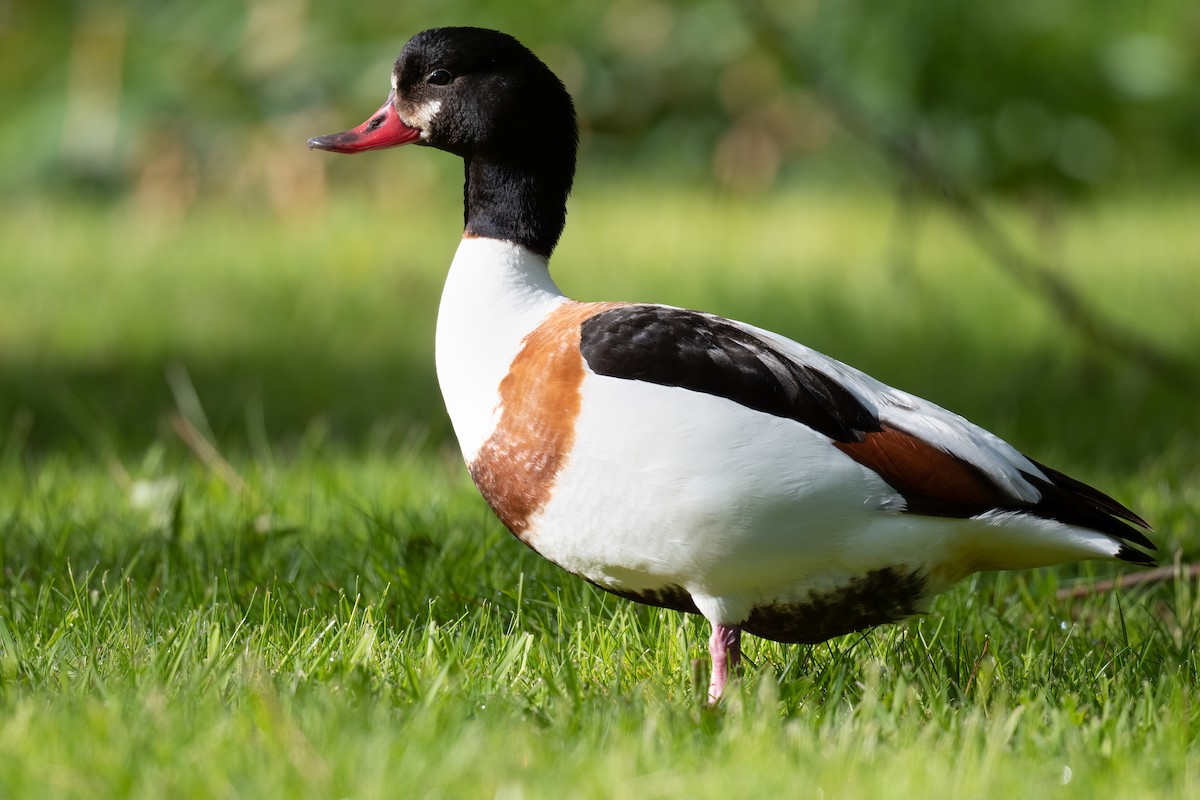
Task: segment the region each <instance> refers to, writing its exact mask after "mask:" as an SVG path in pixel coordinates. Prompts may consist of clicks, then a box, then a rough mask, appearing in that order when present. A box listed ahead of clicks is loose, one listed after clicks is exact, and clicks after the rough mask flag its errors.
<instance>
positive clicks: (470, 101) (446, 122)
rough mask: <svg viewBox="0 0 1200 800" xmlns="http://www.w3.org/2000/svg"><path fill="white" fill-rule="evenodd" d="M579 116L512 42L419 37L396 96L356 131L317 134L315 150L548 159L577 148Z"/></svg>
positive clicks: (399, 63)
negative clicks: (412, 149)
mask: <svg viewBox="0 0 1200 800" xmlns="http://www.w3.org/2000/svg"><path fill="white" fill-rule="evenodd" d="M577 138H578V137H577V132H576V125H575V110H574V106H573V105H572V103H571V97H570V95H568V94H567V91H566V89H565V88H564V87H563V85H562V82H561V81H559V80H558V78H557V77H556V76H555V75H554V73H553V72H551V71H550V69H549V68H548V67H546V65H545V64H543V63H542V62H541V61H540V60H538V58H537V56H535V55H534V54H533V53H532V52H530V51H529V49H528V48H526V47H525V46H524V45H522V44H521V43H520V42H518V41H517V40H516V39H514V38H513V37H511V36H509V35H508V34H505V33H500V32H499V31H491V30H485V29H483V28H433V29H431V30H427V31H423V32H421V33H418V34H417V35H416V36H414V37H413V38H412V39H410V40H409V42H408V44H406V45H405V46H404V49H403V50H402V51H401V52H400V56H399V57H398V58H397V59H396V64H395V66H394V67H393V68H392V92H391V94H389V95H388V98H387V100H386V101H385V102H384V104H383V105H382V106H380V108H379V110H378V111H376V112H375V113H374V114H372V115H371V116H370V118H368V119H367V121H366V122H364V123H362V124H361V125H359V126H358V127H356V128H351V129H350V130H347V131H343V132H341V133H332V134H329V135H326V136H315V137H313V138H312V139H309V140H308V145H309V147H313V148H317V149H320V150H330V151H332V152H335V153H359V152H363V151H365V150H379V149H382V148H387V147H398V146H400V145H403V144H410V143H412V144H423V145H428V146H430V147H436V148H438V149H439V150H445V151H447V152H449V153H453V154H455V155H457V156H461V157H462V158H464V159H468V160H470V159H472V158H475V157H477V156H480V155H482V156H485V157H489V156H496V155H499V156H501V157H517V156H519V155H520V154H521V153H522V152H525V153H527V154H530V155H533V154H538V155H540V156H541V157H542V158H545V156H546V155H547V153H546V150H545V147H546V146H547V145H550V144H553V145H555V147H554V149H556V150H559V151H562V150H569V151H570V155H571V157H572V159H573V157H574V152H575V146H576V142H577Z"/></svg>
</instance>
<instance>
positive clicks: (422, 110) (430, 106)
mask: <svg viewBox="0 0 1200 800" xmlns="http://www.w3.org/2000/svg"><path fill="white" fill-rule="evenodd" d="M441 109H442V101H441V100H430V101H429V102H428V103H422V104H421V105H419V106H414V107H413V109H412V110H411V111H409V112H408V119H407V120H405V122H406V123H407V124H408V125H410V126H412V127H414V128H419V129H420V131H421V138H422V139H428V138H429V129H430V128H431V127H432V126H433V120H434V117H436V116H437V113H438V112H439V111H441Z"/></svg>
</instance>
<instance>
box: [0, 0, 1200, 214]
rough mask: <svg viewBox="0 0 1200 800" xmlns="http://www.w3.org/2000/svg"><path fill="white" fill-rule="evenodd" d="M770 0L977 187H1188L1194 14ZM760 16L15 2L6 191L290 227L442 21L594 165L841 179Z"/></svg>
mask: <svg viewBox="0 0 1200 800" xmlns="http://www.w3.org/2000/svg"><path fill="white" fill-rule="evenodd" d="M755 5H762V7H764V8H765V9H766V11H767V12H768V13H770V14H771V15H772V16H773V17H774V18H775V19H776V20H777V21H778V24H779V25H780V26H781V28H783V29H784V30H785V31H786V33H787V34H788V35H789V36H790V37H793V38H794V40H795V41H796V42H797V43H798V44H799V45H800V46H801V47H803V49H804V50H805V51H806V52H807V53H808V54H809V57H810V58H811V59H813V60H814V61H815V62H816V63H817V64H819V65H820V66H821V67H822V69H824V70H825V71H826V72H827V73H828V74H829V75H831V76H833V77H834V78H835V80H837V81H838V83H839V84H840V85H841V86H842V87H843V89H844V90H845V92H846V93H847V94H848V95H850V96H852V97H853V98H855V100H856V102H858V103H860V104H862V105H864V106H865V107H867V108H868V109H870V110H871V111H872V113H873V114H875V115H876V116H877V117H878V118H879V119H880V120H882V121H886V122H887V124H889V125H892V126H895V127H897V128H903V129H907V130H911V131H913V132H915V133H916V134H918V135H919V136H920V137H921V139H922V140H923V142H924V143H925V144H926V145H927V146H928V148H929V149H930V151H931V152H934V153H936V154H937V156H938V158H939V160H941V161H943V162H944V163H945V165H946V166H947V167H948V168H949V169H950V170H951V171H952V172H953V173H955V174H956V175H959V176H961V177H963V178H964V179H968V180H970V181H971V182H972V183H973V184H974V185H976V186H980V187H984V188H987V189H1003V190H1020V191H1053V192H1056V193H1058V194H1067V195H1071V194H1075V193H1079V192H1094V191H1097V190H1104V189H1106V188H1109V187H1111V186H1112V185H1113V184H1117V183H1121V182H1136V183H1142V182H1146V181H1151V182H1161V181H1173V180H1178V179H1179V178H1180V174H1179V173H1180V171H1181V170H1183V171H1185V172H1186V173H1189V174H1192V173H1194V171H1195V169H1196V166H1197V163H1198V162H1197V159H1200V148H1197V147H1196V142H1197V139H1198V137H1200V102H1197V99H1198V98H1197V91H1196V87H1197V86H1200V6H1197V4H1195V3H1193V2H1188V1H1187V0H1136V1H1134V2H1109V1H1108V0H1103V1H1102V2H1090V1H1089V0H1048V2H1041V3H1020V4H984V5H981V4H977V3H961V2H955V0H901V1H899V2H891V3H877V2H868V1H867V0H838V2H821V1H820V0H796V2H775V3H764V4H755ZM501 6H503V7H501ZM743 7H744V6H743V5H742V4H739V3H737V2H728V1H727V0H706V1H703V2H663V1H659V2H642V1H641V0H618V1H617V2H613V3H588V2H581V3H570V4H563V3H557V2H553V3H552V2H546V1H545V0H531V1H530V2H525V3H521V4H497V3H487V2H481V1H478V0H477V1H474V2H472V1H470V0H450V1H448V2H447V1H445V0H443V1H441V2H433V1H431V0H411V1H409V2H403V3H399V2H386V3H385V2H360V3H353V4H342V3H313V2H305V0H263V2H244V1H242V0H210V2H206V3H185V2H137V0H129V1H127V2H111V1H108V2H106V1H105V0H92V2H75V3H66V2H46V3H17V2H15V1H14V0H5V2H3V3H0V54H2V55H0V59H2V60H0V64H2V65H3V69H2V71H0V81H2V83H0V91H2V92H3V96H4V98H5V103H4V106H5V114H4V115H3V119H0V145H2V147H0V165H3V175H4V177H3V188H4V189H5V190H6V191H7V192H11V193H13V196H14V197H16V198H20V197H23V196H27V195H28V193H30V192H47V191H60V192H72V193H78V192H90V193H92V194H94V195H96V196H98V197H102V198H108V199H113V200H128V199H138V200H140V201H141V202H145V203H149V204H152V205H156V206H159V205H161V204H167V205H176V206H186V205H187V204H189V203H191V202H193V201H194V200H196V199H197V198H198V197H205V196H210V195H213V194H217V195H233V196H240V197H247V198H252V199H254V200H258V201H264V202H267V203H269V204H270V205H271V206H272V208H273V209H275V210H277V211H279V212H280V213H287V211H288V208H289V206H291V205H294V204H298V203H304V202H311V201H312V199H313V196H314V195H320V194H321V193H322V192H323V191H324V186H323V174H324V171H325V170H326V169H327V168H328V162H327V161H326V160H324V159H313V158H310V157H308V155H307V154H306V153H305V152H304V151H303V149H302V148H299V147H297V143H302V142H303V141H304V140H305V139H306V138H307V137H308V136H309V135H311V134H313V132H314V131H321V130H325V129H327V128H328V129H334V128H337V129H340V127H342V126H344V125H345V124H347V123H348V122H349V121H350V120H354V121H358V118H359V117H362V116H364V115H365V114H366V113H369V111H370V110H372V109H374V108H375V106H376V104H377V103H378V101H379V100H380V99H382V97H383V95H384V94H385V93H386V89H387V79H388V68H389V65H390V63H391V60H392V59H393V58H394V56H395V54H396V52H397V51H398V50H399V49H400V47H401V46H402V45H403V43H404V42H405V41H406V39H407V38H408V37H409V36H410V35H411V34H413V33H414V32H416V31H418V30H420V29H422V28H425V27H433V26H435V25H449V24H474V25H482V26H486V27H496V28H500V29H503V30H506V31H508V32H511V33H513V34H514V35H516V36H517V37H518V38H519V39H521V40H522V41H524V42H525V43H526V44H528V45H529V46H530V47H532V48H533V49H534V50H535V51H536V52H538V53H539V54H540V55H542V57H543V58H544V59H545V60H547V61H548V62H549V63H550V64H551V66H552V67H553V68H555V70H556V71H557V72H558V73H559V74H560V76H561V77H562V78H563V79H564V81H565V82H566V83H567V85H568V87H569V88H570V89H571V91H572V92H573V94H574V95H575V97H576V98H577V101H578V105H579V108H580V114H581V117H582V120H583V129H584V145H585V151H584V152H585V157H586V158H588V159H591V160H593V161H595V160H600V159H603V160H604V161H605V164H606V166H609V165H611V166H613V167H614V168H622V167H624V168H633V167H636V168H637V169H639V170H640V169H642V168H644V167H645V166H646V165H654V166H655V167H658V168H661V169H663V170H668V171H672V172H676V173H678V174H682V175H686V176H688V177H689V178H691V179H695V180H705V181H707V180H711V181H715V182H717V183H719V184H722V185H727V186H732V187H736V188H740V189H762V188H766V187H769V186H771V185H772V184H773V183H775V182H777V181H785V180H787V179H788V178H789V177H791V176H793V175H795V174H800V175H804V174H805V173H807V172H809V171H814V170H815V171H818V172H820V171H824V170H828V169H829V168H830V166H829V165H830V158H831V156H832V155H840V156H843V157H845V156H847V154H846V153H845V152H844V150H843V149H841V148H842V146H843V145H845V142H844V141H843V140H842V136H841V132H840V131H839V130H838V126H837V125H836V123H835V121H834V120H832V119H831V117H830V114H829V112H828V110H827V109H826V108H825V107H824V106H823V104H822V103H821V102H819V101H818V100H816V99H814V97H813V95H812V93H811V92H810V91H809V90H808V88H807V87H806V86H805V85H804V83H803V79H804V78H811V77H812V76H799V77H800V78H801V81H800V82H797V81H795V80H793V79H792V77H793V76H791V75H789V71H788V70H787V69H786V68H785V67H783V66H781V65H780V64H779V63H778V62H777V61H776V60H775V59H773V58H772V57H771V56H770V55H769V54H767V53H765V52H764V51H763V49H762V48H761V47H759V46H758V44H757V43H756V41H755V37H754V35H753V33H752V31H751V29H750V27H749V26H748V25H747V24H746V21H745V17H744V16H743ZM850 156H851V157H853V156H854V154H853V153H851V154H850ZM160 210H161V208H160Z"/></svg>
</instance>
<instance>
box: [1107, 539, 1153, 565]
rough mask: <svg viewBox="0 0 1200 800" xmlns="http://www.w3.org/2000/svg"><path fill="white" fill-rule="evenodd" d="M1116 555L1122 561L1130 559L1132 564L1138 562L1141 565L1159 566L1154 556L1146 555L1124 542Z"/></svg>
mask: <svg viewBox="0 0 1200 800" xmlns="http://www.w3.org/2000/svg"><path fill="white" fill-rule="evenodd" d="M1116 557H1117V558H1119V559H1121V560H1122V561H1128V562H1129V563H1130V564H1137V565H1138V566H1139V567H1157V566H1158V562H1157V561H1156V560H1155V559H1154V557H1153V556H1149V555H1146V554H1145V553H1143V552H1142V551H1141V550H1138V549H1137V548H1135V547H1130V546H1129V545H1127V544H1122V545H1121V547H1120V549H1119V550H1117V553H1116Z"/></svg>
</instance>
